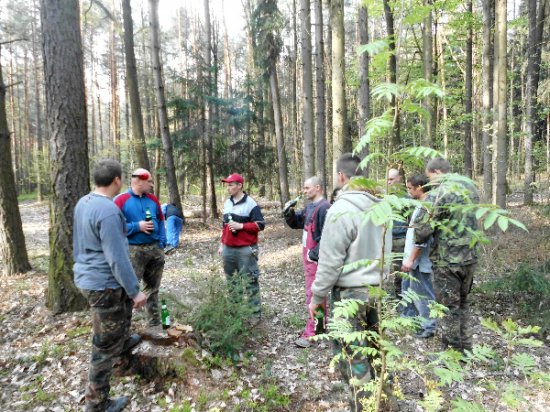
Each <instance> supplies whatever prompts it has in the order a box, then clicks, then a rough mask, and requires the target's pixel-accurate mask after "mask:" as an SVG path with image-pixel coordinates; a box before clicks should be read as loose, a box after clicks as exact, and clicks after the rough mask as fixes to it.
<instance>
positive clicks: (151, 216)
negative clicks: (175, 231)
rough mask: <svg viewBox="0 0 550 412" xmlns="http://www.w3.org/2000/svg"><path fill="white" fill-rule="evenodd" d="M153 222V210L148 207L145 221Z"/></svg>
mask: <svg viewBox="0 0 550 412" xmlns="http://www.w3.org/2000/svg"><path fill="white" fill-rule="evenodd" d="M151 220H153V215H152V214H151V210H150V209H149V208H148V207H146V208H145V221H146V222H150V221H151Z"/></svg>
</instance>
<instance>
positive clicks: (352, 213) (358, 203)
mask: <svg viewBox="0 0 550 412" xmlns="http://www.w3.org/2000/svg"><path fill="white" fill-rule="evenodd" d="M378 202H380V199H378V198H376V197H374V196H372V195H370V194H369V193H366V192H360V191H346V192H343V193H342V194H341V195H340V196H338V198H337V200H336V202H335V203H334V205H332V207H331V208H330V209H329V211H328V214H327V217H326V219H325V227H324V229H323V234H322V236H321V244H320V245H321V246H320V254H319V266H318V268H317V274H316V275H315V281H314V282H313V286H312V287H311V290H312V292H313V297H312V303H314V304H320V303H322V302H323V299H324V298H325V297H326V296H327V295H328V294H329V292H330V291H331V290H332V288H333V287H334V286H340V287H345V288H353V287H364V286H366V285H379V284H380V271H381V266H382V265H381V262H380V258H381V257H382V249H384V256H385V257H386V260H387V261H388V262H389V257H390V253H391V246H392V234H391V230H388V231H387V232H386V235H385V239H384V227H383V226H376V225H374V224H373V223H372V221H371V220H370V219H369V220H367V221H365V214H366V213H367V212H369V209H371V208H372V207H373V206H374V205H375V204H377V203H378ZM366 260H368V261H370V262H368V263H367V262H365V263H364V264H360V265H357V267H354V268H352V269H350V270H347V271H344V270H343V268H344V265H348V264H351V263H354V262H358V261H366ZM383 266H384V272H383V273H384V277H386V276H387V274H388V265H387V264H386V265H383Z"/></svg>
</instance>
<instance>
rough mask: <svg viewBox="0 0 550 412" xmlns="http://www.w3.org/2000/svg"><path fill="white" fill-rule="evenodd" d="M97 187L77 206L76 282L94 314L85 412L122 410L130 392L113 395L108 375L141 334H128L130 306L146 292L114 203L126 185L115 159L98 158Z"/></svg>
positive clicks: (139, 302) (136, 305)
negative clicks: (130, 254) (136, 269)
mask: <svg viewBox="0 0 550 412" xmlns="http://www.w3.org/2000/svg"><path fill="white" fill-rule="evenodd" d="M93 178H94V182H95V185H96V187H95V190H94V191H93V192H91V193H89V194H87V195H86V196H84V197H82V198H81V199H80V200H79V201H78V203H77V205H76V207H75V210H74V231H73V253H74V267H73V271H74V283H75V285H76V286H77V287H78V288H79V289H80V291H81V292H82V294H83V295H84V296H85V297H86V298H87V300H88V304H89V305H90V312H91V315H92V356H91V359H90V369H89V372H88V387H87V389H86V409H85V410H86V412H91V411H94V412H95V411H107V412H118V411H121V410H122V409H124V407H125V406H126V404H127V403H128V400H129V399H128V397H127V396H121V397H119V398H115V399H109V391H110V385H109V378H110V377H111V374H112V369H113V363H114V362H115V359H116V358H117V357H119V356H120V355H121V354H123V353H124V352H128V351H129V350H131V349H132V348H133V347H134V346H136V345H137V344H138V343H139V342H140V340H141V337H140V336H139V335H131V336H130V335H129V331H130V323H131V319H132V307H134V308H140V307H142V306H143V305H145V303H146V302H147V296H145V294H144V293H143V292H140V290H139V282H138V279H137V276H136V274H135V272H134V269H133V268H132V264H131V262H130V256H129V253H128V241H127V240H126V221H125V219H124V216H123V215H122V212H121V211H120V209H119V208H118V207H117V206H116V205H115V204H114V203H113V197H115V196H116V195H117V194H118V193H119V192H120V188H121V187H122V168H121V166H120V163H118V162H117V161H116V160H112V159H105V160H101V161H99V162H98V163H97V165H96V166H95V168H94V172H93Z"/></svg>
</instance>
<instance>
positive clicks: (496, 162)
mask: <svg viewBox="0 0 550 412" xmlns="http://www.w3.org/2000/svg"><path fill="white" fill-rule="evenodd" d="M506 30H507V22H506V0H496V2H495V67H494V73H495V74H494V88H493V94H494V97H493V100H494V104H495V119H494V135H493V147H494V148H495V152H494V154H493V182H494V183H493V202H494V203H495V204H496V205H498V206H499V207H501V208H505V207H506V172H507V167H506V163H507V159H506V131H507V126H508V125H507V110H506V101H507V95H506V86H507V83H508V79H507V77H506V75H507V67H506V62H507V58H506V45H507V39H506Z"/></svg>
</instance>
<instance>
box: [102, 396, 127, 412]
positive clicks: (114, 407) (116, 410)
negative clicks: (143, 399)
mask: <svg viewBox="0 0 550 412" xmlns="http://www.w3.org/2000/svg"><path fill="white" fill-rule="evenodd" d="M128 401H129V398H128V397H127V396H121V397H119V398H114V399H109V400H108V401H107V405H106V408H105V412H120V411H121V410H123V409H124V408H125V407H126V405H128Z"/></svg>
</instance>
